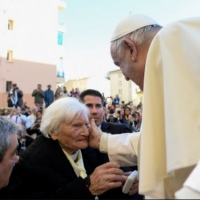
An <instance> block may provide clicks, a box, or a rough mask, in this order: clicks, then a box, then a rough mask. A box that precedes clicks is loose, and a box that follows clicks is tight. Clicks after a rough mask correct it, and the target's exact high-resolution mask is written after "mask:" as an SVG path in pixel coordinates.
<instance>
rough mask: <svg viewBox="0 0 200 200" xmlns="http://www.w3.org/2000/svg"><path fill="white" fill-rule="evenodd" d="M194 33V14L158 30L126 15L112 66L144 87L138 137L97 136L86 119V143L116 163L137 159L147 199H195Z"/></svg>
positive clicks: (197, 85) (199, 170) (199, 191)
mask: <svg viewBox="0 0 200 200" xmlns="http://www.w3.org/2000/svg"><path fill="white" fill-rule="evenodd" d="M199 35H200V18H191V19H184V20H180V21H177V22H174V23H172V24H169V25H167V26H166V27H164V28H162V27H161V26H160V25H158V23H157V22H156V21H154V20H153V19H151V18H149V17H146V16H143V15H131V16H129V17H127V18H126V19H124V20H123V21H121V22H120V23H119V24H118V25H117V27H116V28H115V30H114V32H113V35H112V38H111V48H110V49H111V56H112V59H113V61H114V63H115V65H117V66H119V67H120V69H121V70H122V73H123V74H124V76H125V78H126V80H129V79H131V80H132V81H134V82H135V83H136V84H137V85H139V87H140V89H141V90H143V89H144V102H143V103H144V104H143V122H142V126H141V135H140V133H139V134H137V133H134V134H120V135H115V136H113V135H108V134H102V133H100V131H99V129H97V128H96V127H95V123H94V120H91V124H92V126H91V128H92V131H91V135H90V145H91V146H93V147H95V148H100V150H101V151H102V152H108V154H109V159H110V160H111V161H115V162H118V163H119V164H120V165H122V166H127V165H134V164H137V162H138V161H139V163H138V165H139V193H140V194H144V195H146V196H150V197H152V198H159V199H163V198H175V197H176V198H200V186H199V185H200V178H199V177H200V166H199V165H200V164H198V161H199V159H200V145H199V141H200V134H199V119H200V104H199V99H200V79H199V74H200V65H199V63H200V37H199ZM183 88H184V90H183ZM186 94H187V95H186ZM191 116H192V117H191ZM116 146H117V147H118V148H116ZM137 156H139V157H138V158H139V159H138V160H137ZM197 164H198V165H197ZM196 165H197V166H196ZM195 166H196V168H195ZM194 168H195V170H194ZM191 172H192V173H191Z"/></svg>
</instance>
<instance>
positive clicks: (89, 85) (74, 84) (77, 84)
mask: <svg viewBox="0 0 200 200" xmlns="http://www.w3.org/2000/svg"><path fill="white" fill-rule="evenodd" d="M65 86H66V88H67V91H68V92H69V91H71V90H72V88H74V89H75V88H79V90H80V92H82V91H84V90H86V89H94V90H98V91H99V92H100V93H104V95H105V96H106V97H107V96H110V81H109V80H108V79H106V78H103V77H98V76H94V77H86V78H82V79H72V80H68V81H67V82H66V83H65Z"/></svg>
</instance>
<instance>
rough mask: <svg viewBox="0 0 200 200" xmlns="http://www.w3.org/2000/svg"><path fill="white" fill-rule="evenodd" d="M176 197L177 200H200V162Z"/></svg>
mask: <svg viewBox="0 0 200 200" xmlns="http://www.w3.org/2000/svg"><path fill="white" fill-rule="evenodd" d="M175 196H176V198H177V199H200V161H199V163H198V164H197V166H196V167H195V168H194V170H193V171H192V173H191V174H190V176H189V177H188V178H187V180H186V181H185V183H184V185H183V188H181V189H180V190H179V191H178V192H176V194H175Z"/></svg>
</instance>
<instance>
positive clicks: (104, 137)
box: [99, 133, 109, 153]
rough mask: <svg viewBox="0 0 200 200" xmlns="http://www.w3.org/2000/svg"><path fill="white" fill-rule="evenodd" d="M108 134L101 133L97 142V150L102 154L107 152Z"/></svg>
mask: <svg viewBox="0 0 200 200" xmlns="http://www.w3.org/2000/svg"><path fill="white" fill-rule="evenodd" d="M108 136H109V134H108V133H102V134H101V136H100V140H99V150H100V151H101V152H103V153H107V152H108Z"/></svg>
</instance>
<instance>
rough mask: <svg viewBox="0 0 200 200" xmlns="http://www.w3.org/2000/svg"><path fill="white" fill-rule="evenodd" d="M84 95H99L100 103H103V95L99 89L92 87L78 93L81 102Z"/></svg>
mask: <svg viewBox="0 0 200 200" xmlns="http://www.w3.org/2000/svg"><path fill="white" fill-rule="evenodd" d="M85 96H94V97H99V98H100V99H101V103H102V105H103V102H104V101H103V96H102V94H101V93H100V92H99V91H97V90H93V89H88V90H85V91H83V92H81V94H80V100H81V101H82V102H84V98H85Z"/></svg>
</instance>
